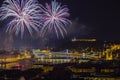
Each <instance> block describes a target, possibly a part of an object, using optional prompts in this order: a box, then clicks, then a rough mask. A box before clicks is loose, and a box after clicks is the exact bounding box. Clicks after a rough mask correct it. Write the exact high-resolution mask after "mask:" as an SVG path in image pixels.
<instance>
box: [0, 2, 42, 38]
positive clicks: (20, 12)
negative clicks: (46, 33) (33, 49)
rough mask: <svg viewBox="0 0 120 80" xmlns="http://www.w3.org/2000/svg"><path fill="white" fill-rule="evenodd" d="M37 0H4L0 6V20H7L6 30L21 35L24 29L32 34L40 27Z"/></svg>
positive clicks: (39, 11)
mask: <svg viewBox="0 0 120 80" xmlns="http://www.w3.org/2000/svg"><path fill="white" fill-rule="evenodd" d="M40 9H41V8H40V6H39V4H38V2H37V0H5V1H4V2H3V5H2V7H1V8H0V20H5V19H7V20H9V19H11V18H12V20H11V21H9V23H8V26H7V29H6V32H14V33H15V34H16V35H18V34H20V35H21V37H23V34H24V32H25V30H28V32H29V33H30V35H31V36H32V33H33V30H35V31H37V32H38V31H39V27H41V22H40V16H41V15H42V14H41V10H40Z"/></svg>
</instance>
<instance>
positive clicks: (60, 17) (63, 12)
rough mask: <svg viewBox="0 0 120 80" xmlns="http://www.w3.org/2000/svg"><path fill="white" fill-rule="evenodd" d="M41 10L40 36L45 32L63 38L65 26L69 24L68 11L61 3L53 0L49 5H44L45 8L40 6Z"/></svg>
mask: <svg viewBox="0 0 120 80" xmlns="http://www.w3.org/2000/svg"><path fill="white" fill-rule="evenodd" d="M41 8H42V10H43V21H44V24H43V27H42V29H41V33H40V34H41V35H42V36H43V35H44V34H45V33H46V32H47V31H51V32H53V31H55V33H56V35H57V37H59V34H61V35H62V37H63V38H64V33H66V34H67V31H66V28H65V27H66V26H69V25H70V24H71V21H70V20H69V19H68V17H69V15H70V14H69V13H68V11H69V9H68V8H67V7H66V6H62V5H61V3H58V2H56V1H55V0H54V1H52V2H51V5H49V4H46V7H43V6H42V5H41Z"/></svg>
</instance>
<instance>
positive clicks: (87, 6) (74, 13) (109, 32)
mask: <svg viewBox="0 0 120 80" xmlns="http://www.w3.org/2000/svg"><path fill="white" fill-rule="evenodd" d="M50 1H51V0H39V2H40V3H41V4H44V3H45V2H50ZM56 1H59V2H61V3H62V4H63V5H67V6H68V8H69V9H70V10H69V12H70V17H69V19H70V20H71V21H72V22H73V24H72V25H71V26H70V27H69V28H68V29H67V30H68V34H67V35H65V38H64V39H63V38H60V39H57V38H56V36H54V35H53V34H49V37H48V36H47V37H45V38H44V39H43V38H38V37H37V38H36V37H35V38H34V39H33V38H30V37H27V38H25V39H23V40H21V39H20V38H18V37H17V38H16V37H15V43H18V41H19V44H17V45H21V44H25V43H26V42H27V44H28V45H29V44H30V45H31V44H33V42H34V41H36V42H38V43H39V42H41V41H43V42H44V41H45V40H46V42H47V43H50V44H54V42H56V43H57V42H60V41H61V42H62V41H63V42H64V41H66V40H70V39H72V38H74V37H76V38H97V39H99V40H120V37H119V36H120V5H119V3H118V2H117V1H115V0H56ZM1 4H2V0H1V2H0V5H1ZM0 25H1V26H0V27H1V30H0V31H1V36H2V35H4V34H3V32H4V31H3V29H4V26H3V22H0ZM0 40H2V38H0ZM28 40H29V41H28ZM43 42H42V43H43ZM34 45H37V46H39V44H37V43H36V44H34Z"/></svg>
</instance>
